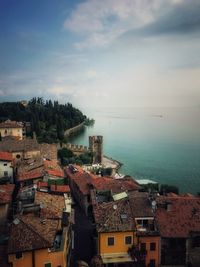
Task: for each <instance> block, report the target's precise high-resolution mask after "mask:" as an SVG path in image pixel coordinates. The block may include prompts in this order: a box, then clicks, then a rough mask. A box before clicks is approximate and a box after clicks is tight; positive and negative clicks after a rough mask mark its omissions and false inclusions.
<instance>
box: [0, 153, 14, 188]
mask: <svg viewBox="0 0 200 267" xmlns="http://www.w3.org/2000/svg"><path fill="white" fill-rule="evenodd" d="M0 180H6V181H9V182H10V183H13V159H12V154H11V153H8V152H0Z"/></svg>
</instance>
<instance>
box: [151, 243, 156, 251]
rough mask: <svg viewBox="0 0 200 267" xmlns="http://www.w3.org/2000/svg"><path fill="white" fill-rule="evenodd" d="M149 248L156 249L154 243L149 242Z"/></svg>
mask: <svg viewBox="0 0 200 267" xmlns="http://www.w3.org/2000/svg"><path fill="white" fill-rule="evenodd" d="M150 250H151V251H154V250H156V243H150Z"/></svg>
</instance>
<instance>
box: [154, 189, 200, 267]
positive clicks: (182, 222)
mask: <svg viewBox="0 0 200 267" xmlns="http://www.w3.org/2000/svg"><path fill="white" fill-rule="evenodd" d="M156 202H157V209H156V221H157V225H158V227H159V231H160V235H161V266H172V265H173V266H174V265H179V266H192V267H198V266H200V198H199V197H194V196H191V195H186V196H178V195H175V194H172V195H171V196H160V197H158V198H157V199H156Z"/></svg>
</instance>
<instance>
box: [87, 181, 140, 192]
mask: <svg viewBox="0 0 200 267" xmlns="http://www.w3.org/2000/svg"><path fill="white" fill-rule="evenodd" d="M91 183H92V185H93V186H94V187H95V188H96V190H99V191H104V190H112V192H113V193H119V192H123V191H132V190H138V189H139V188H140V186H139V185H138V184H137V183H136V182H135V181H134V180H133V179H132V178H125V179H113V178H110V177H96V178H95V179H94V178H93V179H92V182H91Z"/></svg>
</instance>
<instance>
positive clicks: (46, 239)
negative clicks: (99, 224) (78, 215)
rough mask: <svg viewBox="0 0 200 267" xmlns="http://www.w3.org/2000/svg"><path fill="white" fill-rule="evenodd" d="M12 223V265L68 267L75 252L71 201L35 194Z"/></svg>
mask: <svg viewBox="0 0 200 267" xmlns="http://www.w3.org/2000/svg"><path fill="white" fill-rule="evenodd" d="M34 198H35V200H34V204H33V205H32V206H30V204H29V205H27V206H24V207H23V210H21V212H20V214H21V215H17V216H16V217H15V219H14V220H13V222H12V224H11V230H10V239H9V243H8V262H9V263H10V264H12V266H13V267H22V266H29V267H57V266H62V267H67V266H70V253H71V224H72V222H73V220H72V219H71V214H72V209H71V200H70V198H69V197H68V196H57V195H51V194H48V193H42V192H37V191H36V192H35V196H34Z"/></svg>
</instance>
